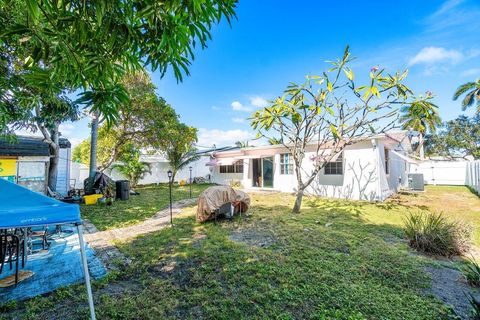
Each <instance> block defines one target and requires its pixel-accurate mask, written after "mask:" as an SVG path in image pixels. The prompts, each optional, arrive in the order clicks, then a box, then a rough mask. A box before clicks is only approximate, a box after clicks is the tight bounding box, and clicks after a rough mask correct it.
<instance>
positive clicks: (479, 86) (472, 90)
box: [453, 79, 480, 113]
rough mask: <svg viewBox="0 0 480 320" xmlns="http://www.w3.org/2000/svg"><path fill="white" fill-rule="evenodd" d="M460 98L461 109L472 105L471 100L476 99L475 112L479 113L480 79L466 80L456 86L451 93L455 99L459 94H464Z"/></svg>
mask: <svg viewBox="0 0 480 320" xmlns="http://www.w3.org/2000/svg"><path fill="white" fill-rule="evenodd" d="M465 93H466V95H465V98H463V100H462V111H465V110H466V109H467V108H468V107H471V106H473V102H474V101H475V100H476V101H477V113H480V79H478V80H477V81H476V82H467V83H465V84H462V85H461V86H460V87H458V89H457V91H455V94H454V95H453V100H457V99H458V98H459V97H460V96H461V95H463V94H465Z"/></svg>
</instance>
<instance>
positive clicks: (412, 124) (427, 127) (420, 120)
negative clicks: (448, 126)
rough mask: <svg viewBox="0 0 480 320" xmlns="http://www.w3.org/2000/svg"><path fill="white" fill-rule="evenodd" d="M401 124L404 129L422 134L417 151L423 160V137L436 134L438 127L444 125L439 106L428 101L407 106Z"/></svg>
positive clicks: (420, 101)
mask: <svg viewBox="0 0 480 320" xmlns="http://www.w3.org/2000/svg"><path fill="white" fill-rule="evenodd" d="M400 112H401V115H400V123H401V124H402V128H403V129H412V130H415V131H418V132H419V133H420V138H419V143H418V148H417V150H418V151H419V152H420V157H422V158H423V143H424V141H423V136H425V134H426V133H427V132H429V133H435V131H436V129H437V126H439V125H441V124H442V119H441V118H440V115H439V114H438V106H436V105H435V104H433V103H431V102H429V101H427V100H426V99H422V100H418V101H415V102H414V103H412V104H409V105H405V106H403V107H402V108H401V110H400Z"/></svg>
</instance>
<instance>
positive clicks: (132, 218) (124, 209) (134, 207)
mask: <svg viewBox="0 0 480 320" xmlns="http://www.w3.org/2000/svg"><path fill="white" fill-rule="evenodd" d="M209 186H211V185H209V184H193V185H192V197H198V195H199V194H200V193H201V192H202V191H203V190H205V189H206V188H208V187H209ZM135 191H137V192H138V193H139V195H130V199H129V200H128V201H120V200H117V201H115V202H114V203H113V205H111V206H106V205H103V204H98V205H89V206H87V205H82V206H81V212H82V218H87V219H89V220H90V221H91V222H92V223H93V224H94V225H95V226H96V227H97V228H98V229H99V230H107V229H113V228H119V227H125V226H128V225H132V224H135V223H138V222H141V221H143V220H145V219H147V218H150V217H152V216H153V215H155V213H156V212H157V211H159V210H162V209H164V208H166V207H167V206H168V204H169V194H168V184H160V185H152V186H147V187H137V188H135ZM189 197H190V186H188V185H187V186H183V187H180V186H178V185H175V186H173V188H172V198H173V201H178V200H182V199H188V198H189Z"/></svg>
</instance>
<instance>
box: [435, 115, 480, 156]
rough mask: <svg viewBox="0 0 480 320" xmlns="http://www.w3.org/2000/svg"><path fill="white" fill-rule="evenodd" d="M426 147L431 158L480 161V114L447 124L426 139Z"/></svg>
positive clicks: (462, 117) (459, 118)
mask: <svg viewBox="0 0 480 320" xmlns="http://www.w3.org/2000/svg"><path fill="white" fill-rule="evenodd" d="M425 146H426V153H427V155H430V156H443V157H450V158H455V157H466V156H473V157H474V158H475V159H480V114H479V113H477V114H475V115H474V116H473V117H467V116H464V115H461V116H459V117H458V118H457V119H455V120H450V121H447V122H445V123H444V124H443V126H442V127H441V128H440V130H439V132H438V133H437V134H432V135H428V136H427V137H426V143H425Z"/></svg>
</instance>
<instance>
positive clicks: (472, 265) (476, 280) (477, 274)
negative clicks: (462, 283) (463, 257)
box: [462, 257, 480, 287]
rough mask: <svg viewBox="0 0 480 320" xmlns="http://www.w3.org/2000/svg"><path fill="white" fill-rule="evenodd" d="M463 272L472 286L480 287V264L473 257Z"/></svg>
mask: <svg viewBox="0 0 480 320" xmlns="http://www.w3.org/2000/svg"><path fill="white" fill-rule="evenodd" d="M462 272H463V275H464V276H465V279H467V282H468V283H469V284H470V285H471V286H474V287H480V265H479V264H478V262H477V261H476V260H475V259H474V258H473V257H472V259H470V260H469V261H468V263H467V265H466V266H465V267H464V268H463V269H462Z"/></svg>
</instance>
